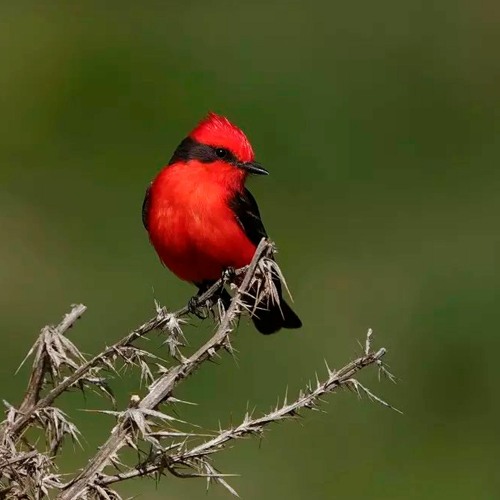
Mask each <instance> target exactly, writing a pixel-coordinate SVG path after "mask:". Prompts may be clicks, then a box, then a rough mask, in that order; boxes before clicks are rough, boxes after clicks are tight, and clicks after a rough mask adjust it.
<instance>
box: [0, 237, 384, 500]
mask: <svg viewBox="0 0 500 500" xmlns="http://www.w3.org/2000/svg"><path fill="white" fill-rule="evenodd" d="M273 253H274V246H273V244H272V243H271V242H269V241H267V240H262V241H261V243H260V244H259V246H258V248H257V250H256V252H255V256H254V258H253V260H252V262H251V263H250V265H248V266H246V267H245V268H242V269H239V270H237V271H236V272H235V273H225V274H224V276H223V277H221V279H220V280H219V281H218V282H217V283H215V284H214V285H213V286H212V287H211V288H210V289H209V290H207V291H206V292H205V293H204V294H203V295H201V296H200V297H199V298H198V301H197V306H198V307H199V308H205V309H206V310H212V311H214V310H215V312H214V314H215V315H216V316H218V327H217V329H216V331H215V333H214V335H213V336H212V337H211V338H210V340H208V341H207V342H206V343H205V344H204V345H203V346H201V347H200V348H198V349H197V350H196V351H195V352H194V353H193V354H191V355H190V356H188V357H185V355H184V354H183V353H182V352H181V348H182V347H183V346H184V336H183V332H182V329H181V324H182V323H183V322H184V321H183V320H182V318H183V317H184V316H186V315H188V314H189V313H190V312H191V311H192V307H193V303H192V302H191V303H190V305H188V306H185V307H183V308H181V309H180V310H178V311H176V312H174V313H169V312H167V310H166V309H165V308H161V307H159V306H158V305H157V314H156V316H154V317H153V318H151V319H150V320H149V321H147V322H146V323H144V324H143V325H141V326H140V327H138V328H137V329H135V330H133V331H132V332H130V333H129V334H127V335H126V336H125V337H123V338H122V339H121V340H119V341H118V342H116V343H115V344H113V345H112V346H110V347H107V348H106V349H104V350H103V351H102V352H101V353H99V354H98V355H96V356H94V357H93V358H91V359H89V360H87V359H85V358H84V356H83V355H82V354H81V353H80V351H79V350H78V349H77V348H76V347H75V345H74V344H73V343H72V342H71V341H70V340H69V339H68V338H67V337H66V336H65V334H66V332H67V330H68V329H69V328H71V327H72V326H73V325H74V323H75V322H76V321H77V319H78V318H80V317H81V315H82V314H83V313H84V312H85V309H86V308H85V306H83V305H76V306H73V308H72V310H71V311H70V312H69V313H68V314H67V315H66V316H65V317H64V318H63V320H62V321H61V323H60V324H59V325H57V326H55V327H50V326H48V327H45V328H43V329H42V331H41V333H40V335H39V337H38V340H37V342H36V343H35V345H34V346H33V348H32V349H31V350H30V352H29V353H28V356H29V355H33V356H34V362H33V367H32V372H31V376H30V381H29V384H28V388H27V391H26V394H25V396H24V398H23V401H22V402H21V404H20V405H19V408H15V407H14V406H12V405H10V404H8V403H6V402H5V404H6V406H7V418H6V420H5V421H4V422H2V424H1V426H0V499H1V498H33V499H39V498H40V499H41V498H44V497H48V496H49V495H50V492H53V491H54V490H56V491H57V490H58V491H59V495H58V496H57V498H58V499H60V500H70V499H71V500H72V499H77V498H82V499H91V498H92V499H119V498H120V496H119V495H118V493H117V492H116V491H114V490H113V489H111V485H113V484H114V483H117V482H120V481H124V480H127V479H132V478H134V477H139V476H152V477H156V478H159V477H160V476H161V475H163V474H165V473H171V474H173V475H175V476H179V477H205V478H206V479H207V481H208V482H209V483H210V482H216V483H219V484H221V485H222V486H224V487H225V488H226V489H228V491H229V492H230V493H232V494H234V495H237V494H236V492H235V490H234V489H233V488H232V487H231V486H230V485H229V484H228V483H227V482H226V480H225V478H226V477H227V475H224V474H220V473H219V472H218V471H217V470H216V469H215V467H214V466H213V465H212V462H211V460H212V455H213V454H214V453H217V452H219V451H220V450H222V449H224V448H225V445H226V444H227V443H228V442H229V441H232V440H236V439H239V438H243V437H246V436H250V435H255V434H261V433H262V432H263V431H264V428H265V427H266V426H268V425H269V424H270V423H273V422H277V421H280V420H284V419H287V418H292V417H295V416H296V415H298V412H299V411H300V410H302V409H315V408H316V407H317V405H318V404H319V403H320V402H321V400H322V397H323V396H324V395H325V394H327V393H330V392H333V391H336V390H338V389H339V388H342V387H348V388H351V389H354V390H355V391H356V392H357V393H358V394H360V393H365V394H367V395H368V396H369V397H370V398H372V399H374V400H376V401H378V402H379V403H382V404H384V405H385V406H388V407H391V406H390V405H388V404H387V403H385V402H384V401H382V400H381V399H380V398H378V397H377V396H375V395H374V394H372V393H371V392H370V391H369V390H368V389H367V388H365V387H364V386H363V385H361V383H360V382H359V381H358V380H357V379H355V378H354V376H355V375H356V373H357V372H359V371H360V370H362V369H363V368H365V367H367V366H369V365H372V364H376V365H378V367H379V371H381V372H383V373H386V374H387V375H388V376H389V377H392V376H391V375H390V374H389V373H388V372H387V371H386V369H385V367H384V365H383V364H382V361H381V358H382V357H383V356H384V354H385V349H384V348H382V349H379V350H378V351H376V352H375V351H372V349H371V335H372V333H371V330H370V331H369V332H368V336H367V339H366V344H365V346H364V354H363V356H361V357H359V358H358V359H356V360H354V361H352V362H350V363H348V364H346V365H345V366H344V367H343V368H341V369H340V370H338V371H335V370H330V369H329V368H328V367H327V370H328V376H327V378H326V379H325V380H324V381H323V382H319V380H317V381H316V383H315V384H309V385H308V387H306V389H305V390H304V391H302V392H300V393H299V395H298V397H297V398H296V399H295V400H294V401H293V402H292V403H288V402H287V400H286V397H285V400H284V402H283V403H282V405H278V406H276V408H274V409H273V410H272V411H271V412H269V413H268V414H266V415H264V416H262V417H259V418H254V416H253V414H252V413H247V414H246V415H245V417H244V419H243V421H242V422H241V423H240V424H239V425H238V426H236V427H230V428H228V429H225V430H222V429H221V430H220V431H219V432H218V433H216V434H215V435H210V434H209V435H207V434H197V433H194V432H192V431H191V430H188V431H180V430H179V429H177V427H178V426H179V425H181V426H183V425H184V426H185V425H188V424H187V423H186V422H182V421H181V420H179V419H177V418H174V417H172V416H171V415H169V414H167V413H165V412H164V411H160V407H161V405H162V404H169V403H174V402H177V401H178V400H177V399H176V398H175V397H174V396H173V393H174V390H175V389H176V388H177V386H178V385H179V383H181V382H182V381H183V380H185V379H186V378H187V377H188V376H189V375H191V374H192V373H194V372H195V371H196V370H197V369H198V368H199V367H200V366H201V364H203V363H204V362H205V361H207V360H210V359H212V358H213V357H214V356H215V355H216V354H217V352H218V351H220V350H221V349H225V350H226V351H228V352H230V353H232V352H233V351H232V346H231V342H230V334H231V332H232V331H233V330H234V328H235V327H236V324H237V322H238V319H239V318H240V316H241V315H242V314H243V313H245V312H247V310H248V308H249V306H248V297H249V296H251V295H252V294H253V295H254V296H255V295H256V294H257V295H258V297H259V302H260V301H261V299H262V297H264V298H266V297H267V299H268V300H276V290H275V289H274V285H273V280H272V276H273V274H275V273H278V274H279V275H280V277H282V275H281V271H280V270H279V268H278V267H277V265H276V263H275V262H274V261H273V260H272V255H273ZM224 285H230V286H232V287H233V289H236V291H235V293H234V296H233V299H232V301H231V304H230V306H229V308H228V309H227V311H225V310H224V308H223V307H222V303H221V302H220V301H218V300H217V297H218V294H219V291H220V289H221V287H223V286H224ZM250 312H252V311H250ZM216 313H217V314H216ZM157 329H160V330H163V331H165V332H166V334H167V337H166V340H165V344H167V346H168V350H169V353H170V355H171V356H172V358H173V359H174V360H175V361H176V362H175V363H174V364H173V365H172V366H170V367H168V368H167V367H164V366H162V365H161V364H160V363H159V362H158V361H162V360H160V358H157V357H156V356H154V355H153V354H151V353H149V352H147V351H144V350H141V349H139V348H138V347H136V346H135V345H134V343H135V341H137V340H138V339H139V338H141V337H143V336H145V335H147V334H148V333H150V332H151V331H153V330H157ZM119 361H121V363H123V364H125V365H136V366H138V367H139V368H140V371H141V379H144V380H146V381H147V383H149V387H148V392H147V394H146V395H145V396H144V398H142V399H140V398H139V397H138V396H133V397H132V398H131V400H130V403H129V407H128V408H127V409H125V410H124V411H102V413H108V414H111V415H113V416H115V417H116V418H117V423H116V425H115V427H114V428H113V429H112V430H111V433H110V436H109V438H108V439H107V441H106V442H105V443H104V444H103V445H102V446H101V447H100V448H99V449H98V451H97V453H96V454H95V455H94V456H93V457H92V458H91V459H90V460H89V462H88V463H87V465H86V466H85V467H84V468H83V469H82V470H81V471H80V472H79V473H77V474H76V475H75V477H74V478H73V479H72V480H70V481H69V482H63V478H62V476H61V475H59V474H58V473H57V466H56V464H55V462H54V459H55V458H56V457H57V455H58V453H59V450H60V446H61V444H62V443H63V441H64V439H65V438H67V437H69V438H70V439H72V440H73V441H75V442H78V440H79V432H78V429H77V428H76V427H75V426H74V424H72V423H71V422H70V420H69V418H68V416H67V415H66V414H65V413H63V412H62V411H61V410H60V409H58V408H57V407H54V406H53V405H54V403H55V401H56V400H57V398H58V397H59V396H60V395H61V394H63V393H64V392H66V391H68V390H71V389H74V388H80V389H82V390H85V389H88V388H93V389H97V390H98V391H100V392H101V393H102V394H105V395H107V396H109V397H111V398H113V394H112V391H111V389H110V387H109V385H108V382H107V379H106V377H104V376H102V370H116V363H117V362H119ZM151 365H156V366H157V368H158V369H159V376H158V375H157V376H155V375H153V373H152V370H151ZM391 408H392V407H391ZM32 427H37V428H39V429H41V431H42V433H43V434H44V435H45V439H46V443H47V446H46V449H45V450H40V446H36V445H35V444H31V443H30V441H29V440H28V438H27V434H26V431H27V430H28V429H30V428H32ZM124 446H129V447H132V448H134V449H136V450H137V451H138V452H139V454H140V455H139V456H142V459H141V461H140V463H139V464H137V465H136V466H135V467H127V466H126V465H124V464H123V463H122V462H121V461H120V457H119V454H120V449H121V448H123V447H124ZM107 467H108V468H109V467H114V468H115V471H114V472H112V473H111V474H109V473H105V469H106V468H107ZM116 469H117V470H116Z"/></svg>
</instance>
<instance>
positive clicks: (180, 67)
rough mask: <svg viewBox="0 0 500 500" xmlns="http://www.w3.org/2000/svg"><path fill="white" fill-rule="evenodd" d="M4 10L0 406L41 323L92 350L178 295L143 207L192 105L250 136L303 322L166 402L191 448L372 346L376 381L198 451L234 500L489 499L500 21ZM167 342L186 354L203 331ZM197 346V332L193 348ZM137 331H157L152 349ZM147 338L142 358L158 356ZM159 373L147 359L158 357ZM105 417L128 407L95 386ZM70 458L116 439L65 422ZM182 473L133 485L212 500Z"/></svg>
mask: <svg viewBox="0 0 500 500" xmlns="http://www.w3.org/2000/svg"><path fill="white" fill-rule="evenodd" d="M139 4H140V3H139V2H137V3H136V2H120V3H110V2H106V3H104V2H95V3H94V2H79V3H77V2H31V3H30V2H2V4H1V7H0V64H1V71H0V89H1V90H0V110H1V119H0V229H1V235H2V244H1V246H0V284H1V287H0V304H1V335H2V349H1V352H0V372H1V381H0V389H1V394H0V395H1V397H2V398H4V399H6V400H7V401H9V402H11V403H16V402H18V401H19V400H20V397H21V394H22V391H23V389H24V386H25V382H26V377H27V373H28V370H27V368H25V369H23V370H22V371H21V373H20V374H18V375H17V376H15V377H14V375H13V374H14V371H15V369H16V368H17V366H18V364H19V362H20V360H21V359H22V358H23V357H24V355H25V353H26V352H27V350H28V349H29V346H30V344H31V343H32V342H33V341H34V339H35V336H36V334H37V332H38V331H39V329H40V327H41V326H43V325H44V324H46V323H50V322H56V321H58V319H59V318H60V316H61V315H62V314H63V313H64V312H65V311H66V310H67V309H68V307H69V304H71V303H74V302H83V303H84V304H86V305H87V306H88V307H89V310H88V312H87V313H86V315H85V317H84V320H83V321H82V322H80V323H79V324H78V327H77V328H76V329H74V330H73V331H72V332H71V338H72V339H74V340H75V342H77V344H78V345H79V346H81V348H82V349H83V350H84V351H85V352H89V353H95V352H98V350H100V349H101V348H102V347H103V346H104V345H105V344H110V343H112V342H113V341H114V340H116V339H118V338H119V337H121V336H122V335H124V334H125V333H126V332H127V331H128V330H130V329H131V328H133V327H134V326H135V325H137V324H139V323H141V322H142V321H144V320H145V319H147V318H148V317H150V316H151V315H152V314H153V299H154V298H157V299H158V300H160V302H161V303H162V304H165V305H168V306H169V307H171V308H177V307H180V306H181V305H183V304H184V303H185V302H186V300H187V298H188V297H190V295H191V294H192V293H193V290H192V288H191V287H190V286H189V285H187V284H184V283H180V282H179V281H178V280H177V279H176V278H174V277H173V276H172V275H171V274H170V273H169V272H167V270H165V269H164V268H162V267H161V265H160V263H159V262H158V259H157V257H156V255H155V254H154V251H153V249H152V248H151V247H150V245H149V243H148V240H147V236H146V233H145V231H144V229H143V227H142V225H141V221H140V206H141V203H142V198H143V194H144V190H145V188H146V186H147V185H148V183H149V181H150V180H151V179H152V178H153V176H154V175H155V174H156V172H157V171H158V170H159V169H160V168H161V167H162V165H164V164H165V163H166V162H167V161H168V159H169V158H170V155H171V153H172V151H173V150H174V148H175V147H176V146H177V144H178V143H179V142H180V140H181V139H182V138H183V137H184V136H185V135H186V134H187V132H188V131H189V130H190V129H191V128H192V127H193V126H194V125H195V123H196V122H197V121H198V120H199V119H200V118H202V117H203V116H204V115H205V114H206V112H207V111H209V110H213V111H216V112H219V113H222V114H225V115H227V116H228V117H229V118H230V119H231V120H233V121H234V122H235V123H237V124H238V125H239V126H241V127H242V128H243V129H244V130H245V132H246V133H247V134H248V136H249V138H250V140H251V141H252V143H253V146H254V149H255V151H256V154H257V159H258V160H259V161H260V162H262V164H263V165H265V166H266V167H267V168H268V169H269V170H270V172H271V175H270V176H269V177H266V178H255V179H251V180H250V183H249V184H250V187H251V190H252V192H253V193H254V195H255V196H256V198H257V199H258V201H259V205H260V208H261V212H262V214H263V218H264V221H265V223H266V226H267V229H268V232H269V233H270V235H271V236H272V238H273V239H274V240H275V241H276V242H277V244H278V246H279V250H280V253H279V262H280V264H281V265H282V269H283V271H284V272H285V274H286V276H287V279H288V283H289V285H290V288H291V290H292V292H293V295H294V299H295V307H296V309H297V311H298V312H299V313H300V315H301V316H302V319H303V322H304V328H303V329H302V330H301V331H298V332H281V333H280V334H278V335H275V336H272V337H264V336H261V335H257V334H256V333H255V332H254V330H253V329H252V327H251V326H250V325H249V324H248V322H247V321H245V322H243V323H242V325H241V327H240V328H239V330H238V333H237V335H236V338H235V341H234V344H235V346H236V347H237V349H238V355H237V362H234V361H233V360H232V359H231V358H230V357H229V356H227V355H225V356H224V357H223V359H222V360H221V361H220V363H219V364H218V365H215V364H211V365H210V366H206V367H204V368H203V369H202V370H201V371H200V372H199V373H198V374H197V375H196V376H194V377H192V378H190V379H189V380H188V381H187V383H186V384H185V385H184V386H183V387H182V388H181V389H180V390H179V391H178V393H177V394H176V395H177V396H178V397H181V398H185V399H188V400H190V401H196V402H197V403H199V406H197V407H196V408H191V407H189V408H188V407H182V406H181V407H178V409H177V413H178V415H179V417H180V418H189V419H192V420H194V421H196V422H197V423H198V424H200V425H203V426H204V427H206V428H209V429H213V428H216V427H217V426H218V422H219V421H220V422H221V424H222V425H228V424H229V423H230V422H231V421H233V422H237V421H238V420H239V419H241V417H242V416H243V414H244V412H245V409H246V407H247V404H248V405H250V406H254V405H255V406H256V407H257V408H258V409H259V410H267V409H268V408H269V407H270V406H271V405H273V404H274V403H275V401H276V397H277V395H283V394H284V391H285V389H286V387H288V388H289V393H290V394H292V393H294V391H296V390H297V389H298V388H299V387H301V386H303V385H304V384H305V383H306V382H307V380H309V378H311V377H314V373H315V372H316V371H318V373H319V375H320V376H322V375H324V368H323V366H324V365H323V361H324V359H326V360H327V361H328V363H329V364H330V365H331V366H337V367H339V366H341V365H342V364H343V363H345V362H346V361H348V360H349V359H351V358H352V357H354V356H355V355H357V354H359V352H360V347H359V345H358V341H361V342H363V340H364V336H365V333H366V330H367V328H368V327H372V328H373V329H374V330H375V334H376V339H375V344H376V346H382V345H383V346H385V347H387V348H388V351H389V352H388V355H387V359H386V360H387V362H388V363H389V365H390V367H391V369H392V371H393V372H394V373H395V374H396V375H397V376H398V377H399V379H400V380H399V383H398V384H397V385H392V384H391V383H390V382H389V381H383V382H382V383H379V382H378V380H377V377H376V371H375V370H374V369H372V370H367V373H364V374H363V375H362V376H361V378H362V380H363V382H365V383H366V384H367V385H368V386H370V387H371V388H372V389H373V390H374V391H375V392H376V393H377V394H379V395H381V396H383V397H384V398H386V399H387V400H388V401H390V402H391V403H392V404H394V405H395V406H397V407H398V408H400V409H401V410H403V411H404V415H403V416H401V415H399V414H397V413H395V412H391V411H388V410H386V409H384V408H382V407H380V406H378V405H375V404H373V403H370V402H369V401H368V400H367V399H366V398H365V399H363V400H361V401H359V400H358V399H357V398H356V396H355V395H354V394H352V393H349V392H343V393H339V394H337V395H334V396H330V397H328V403H329V404H326V405H325V406H324V409H325V410H326V413H312V414H311V413H307V414H304V417H305V418H303V419H302V420H301V421H300V422H287V423H284V424H280V425H278V426H275V427H273V428H271V429H270V430H269V431H268V433H267V434H266V437H265V439H264V440H262V441H261V442H260V444H259V441H258V440H256V439H252V440H247V441H243V442H238V443H235V445H234V447H233V448H232V449H230V450H228V451H226V452H224V453H222V454H220V455H219V456H217V457H216V458H215V464H216V465H217V466H219V467H220V468H221V469H222V470H223V471H224V472H232V473H239V474H241V477H237V478H233V479H232V480H231V484H232V485H233V486H234V487H235V488H236V489H237V490H238V491H239V493H240V495H241V496H242V497H243V498H248V499H257V498H259V499H274V498H287V499H290V500H293V499H322V498H346V499H365V498H370V499H371V498H373V499H403V498H404V499H443V498H454V499H472V498H474V499H490V498H496V497H497V496H498V495H499V493H500V484H499V483H500V481H499V476H498V457H499V456H500V449H499V448H500V447H499V432H498V415H499V410H500V401H499V397H498V380H499V375H498V367H497V364H498V352H499V351H500V336H499V333H498V325H499V323H500V312H499V311H500V306H499V299H500V293H499V284H500V279H499V278H500V276H499V274H500V272H499V269H498V259H499V250H500V236H499V224H498V219H499V214H500V199H499V196H498V193H499V188H500V172H499V169H498V166H499V158H500V147H499V140H498V137H499V133H500V130H499V129H500V127H499V108H500V107H499V105H498V103H499V102H500V82H499V77H500V59H499V58H498V47H499V42H500V36H499V30H498V21H499V16H500V8H499V6H498V5H497V4H496V3H495V2H488V1H476V2H472V1H469V0H459V1H442V2H420V1H413V2H398V1H382V2H369V1H364V2H357V1H354V2H345V1H344V2H327V1H317V2H305V1H302V2H295V1H287V2H278V1H268V2H236V1H233V2H230V1H227V2H207V1H189V0H187V1H183V2H144V3H142V4H141V5H139ZM194 323H195V324H196V326H197V327H190V328H188V329H187V330H186V332H187V334H188V336H189V339H190V342H191V344H192V345H193V346H195V345H197V344H198V342H200V341H201V339H202V338H206V334H207V332H209V331H210V330H211V328H212V325H210V324H208V323H207V322H205V324H204V325H203V326H202V327H201V328H200V327H199V323H198V322H194ZM198 337H199V339H198ZM153 338H155V336H153ZM155 345H156V344H155ZM158 352H161V353H162V354H165V351H161V350H160V351H158ZM113 387H114V388H115V389H116V391H117V393H118V394H119V395H120V401H121V403H122V404H123V402H124V401H126V399H127V398H128V397H129V395H130V394H133V393H139V394H143V393H144V388H142V389H141V388H139V387H138V384H137V381H136V379H135V378H133V377H125V379H124V380H123V382H121V381H120V380H114V381H113ZM63 403H64V405H65V406H64V407H65V408H66V409H67V410H70V411H71V413H72V415H75V422H76V423H77V424H78V425H79V427H80V429H81V430H82V432H83V433H84V435H85V440H84V451H81V450H79V449H78V448H75V449H74V451H73V449H72V448H69V449H68V452H69V453H67V454H66V459H65V462H64V466H63V469H64V470H70V469H71V467H74V466H76V465H82V464H83V463H85V460H86V457H88V456H90V454H91V453H92V451H93V450H95V448H96V446H98V444H99V443H101V442H102V440H103V439H104V438H105V436H106V433H107V432H109V429H110V427H111V426H112V425H113V420H112V418H111V417H107V416H103V415H95V414H88V413H83V412H80V411H77V410H79V409H83V408H109V405H108V404H106V403H105V402H103V401H101V400H98V399H93V398H89V399H87V400H85V399H84V398H82V397H81V396H80V395H77V394H75V395H73V396H69V397H66V398H65V399H64V401H63ZM204 488H205V485H204V481H203V480H180V479H176V478H174V477H167V478H165V479H163V480H162V481H161V482H160V484H159V485H158V486H157V487H155V485H154V482H153V481H146V480H140V481H136V482H131V483H128V484H125V485H124V487H123V488H122V489H121V491H122V492H124V493H128V494H130V495H132V494H139V493H140V494H141V495H142V496H141V498H148V499H149V498H151V499H155V498H176V499H197V498H200V499H201V498H228V496H229V495H228V493H227V492H225V491H224V490H223V489H222V488H219V487H214V488H212V489H210V491H209V493H208V497H207V496H206V493H205V490H204Z"/></svg>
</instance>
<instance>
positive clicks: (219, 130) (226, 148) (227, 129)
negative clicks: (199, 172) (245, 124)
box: [169, 113, 268, 180]
mask: <svg viewBox="0 0 500 500" xmlns="http://www.w3.org/2000/svg"><path fill="white" fill-rule="evenodd" d="M192 160H194V161H197V162H201V163H204V164H207V165H210V164H211V165H212V166H213V167H214V168H219V169H221V170H224V172H225V174H226V175H228V176H234V177H235V178H241V179H242V180H244V178H245V177H246V176H247V175H248V174H260V175H267V174H268V172H267V170H265V169H264V168H263V167H262V166H260V165H259V164H258V163H257V162H255V161H254V153H253V149H252V146H251V144H250V142H249V141H248V139H247V137H246V135H245V134H244V133H243V131H242V130H241V129H240V128H238V127H237V126H236V125H233V124H232V123H231V122H230V121H229V120H228V119H227V118H225V117H224V116H220V115H216V114H215V113H209V114H208V116H207V117H206V118H204V119H203V120H202V121H201V122H200V123H198V125H197V126H196V128H195V129H194V130H192V132H191V133H190V134H189V136H188V137H186V139H184V140H183V141H182V142H181V143H180V145H179V146H178V148H177V149H176V151H175V153H174V155H173V156H172V159H171V160H170V163H169V164H170V165H171V164H173V163H177V162H186V163H187V162H189V161H192Z"/></svg>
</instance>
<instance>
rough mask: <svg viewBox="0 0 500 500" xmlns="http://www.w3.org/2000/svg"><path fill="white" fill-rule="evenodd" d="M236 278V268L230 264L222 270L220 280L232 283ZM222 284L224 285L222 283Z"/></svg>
mask: <svg viewBox="0 0 500 500" xmlns="http://www.w3.org/2000/svg"><path fill="white" fill-rule="evenodd" d="M234 278H236V269H235V268H234V267H232V266H229V267H226V269H224V271H222V281H223V282H224V283H232V282H233V281H234ZM222 286H224V285H222Z"/></svg>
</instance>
